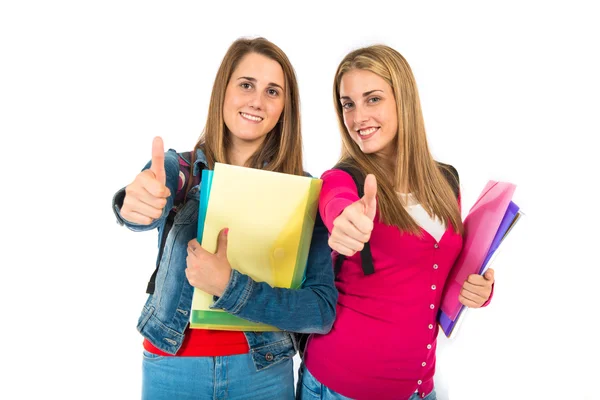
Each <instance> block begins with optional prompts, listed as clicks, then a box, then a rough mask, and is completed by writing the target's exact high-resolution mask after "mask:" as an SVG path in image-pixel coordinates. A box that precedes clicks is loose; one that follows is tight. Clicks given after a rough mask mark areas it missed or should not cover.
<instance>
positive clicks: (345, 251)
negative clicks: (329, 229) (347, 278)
mask: <svg viewBox="0 0 600 400" xmlns="http://www.w3.org/2000/svg"><path fill="white" fill-rule="evenodd" d="M328 244H329V247H331V249H332V250H335V251H337V252H338V253H340V254H342V255H344V256H347V257H351V256H353V255H354V254H356V251H354V250H351V249H349V248H347V247H346V246H344V245H343V244H341V243H337V242H334V241H332V240H331V238H330V239H329V242H328Z"/></svg>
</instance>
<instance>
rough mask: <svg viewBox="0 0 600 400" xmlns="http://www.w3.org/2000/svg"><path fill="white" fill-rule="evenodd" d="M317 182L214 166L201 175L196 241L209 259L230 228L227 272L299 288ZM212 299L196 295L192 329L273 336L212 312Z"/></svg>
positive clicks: (255, 325)
mask: <svg viewBox="0 0 600 400" xmlns="http://www.w3.org/2000/svg"><path fill="white" fill-rule="evenodd" d="M322 183H323V182H322V181H321V180H320V179H316V178H311V177H305V176H297V175H290V174H284V173H279V172H271V171H265V170H259V169H253V168H246V167H238V166H233V165H228V164H221V163H216V164H215V168H214V171H208V170H205V171H203V175H202V184H201V186H200V190H201V192H200V206H199V207H200V209H199V217H198V241H199V242H200V243H201V244H202V247H203V248H204V249H206V250H207V251H210V252H211V253H214V252H215V251H216V245H217V238H218V235H219V232H220V231H221V230H222V229H223V228H229V233H228V243H227V259H228V260H229V262H230V264H231V267H232V268H233V269H235V270H238V271H239V272H241V273H243V274H246V275H248V276H250V277H251V278H252V279H254V280H255V281H257V282H266V283H268V284H269V285H271V286H273V287H282V288H291V289H297V288H299V287H300V286H301V284H302V280H303V278H304V271H305V269H306V262H307V259H308V251H309V248H310V242H311V238H312V232H313V228H314V223H315V218H316V213H317V207H318V200H319V193H320V191H321V186H322ZM212 303H213V296H212V295H210V294H208V293H206V292H203V291H201V290H199V289H194V295H193V299H192V312H191V316H190V327H191V328H202V329H216V330H238V331H277V330H278V329H277V328H275V327H273V326H270V325H266V324H261V323H256V322H251V321H247V320H245V319H243V318H240V317H237V316H235V315H232V314H229V313H227V312H225V311H223V310H213V309H210V307H209V306H210V305H211V304H212Z"/></svg>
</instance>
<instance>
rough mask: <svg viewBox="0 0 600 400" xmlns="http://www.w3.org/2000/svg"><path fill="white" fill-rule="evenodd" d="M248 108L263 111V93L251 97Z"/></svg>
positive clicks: (253, 94) (256, 93)
mask: <svg viewBox="0 0 600 400" xmlns="http://www.w3.org/2000/svg"><path fill="white" fill-rule="evenodd" d="M248 107H251V108H254V109H255V110H262V108H263V98H262V93H260V92H258V91H257V92H255V93H252V94H251V95H250V101H249V102H248Z"/></svg>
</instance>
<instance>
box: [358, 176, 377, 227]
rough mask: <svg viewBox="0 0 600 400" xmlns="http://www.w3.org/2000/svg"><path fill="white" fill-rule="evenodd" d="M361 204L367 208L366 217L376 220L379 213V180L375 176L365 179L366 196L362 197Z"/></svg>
mask: <svg viewBox="0 0 600 400" xmlns="http://www.w3.org/2000/svg"><path fill="white" fill-rule="evenodd" d="M361 202H362V203H363V206H364V207H365V208H364V210H365V215H366V216H367V217H369V218H370V219H371V220H374V219H375V213H376V212H377V179H375V175H373V174H369V175H367V177H366V178H365V195H364V196H363V197H362V199H361Z"/></svg>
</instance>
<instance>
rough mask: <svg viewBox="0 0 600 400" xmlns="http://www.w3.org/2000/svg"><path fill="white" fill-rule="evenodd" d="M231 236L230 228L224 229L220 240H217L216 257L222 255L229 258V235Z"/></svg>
mask: <svg viewBox="0 0 600 400" xmlns="http://www.w3.org/2000/svg"><path fill="white" fill-rule="evenodd" d="M228 234H229V228H224V229H222V230H221V232H219V238H218V239H217V251H216V252H215V254H216V255H222V256H225V257H227V235H228Z"/></svg>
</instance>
